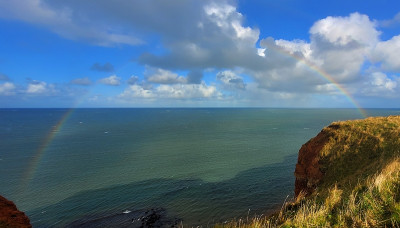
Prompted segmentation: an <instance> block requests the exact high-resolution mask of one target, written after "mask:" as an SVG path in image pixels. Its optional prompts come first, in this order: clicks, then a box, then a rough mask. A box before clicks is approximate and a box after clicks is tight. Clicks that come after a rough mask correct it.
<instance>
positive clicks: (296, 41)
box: [0, 0, 400, 108]
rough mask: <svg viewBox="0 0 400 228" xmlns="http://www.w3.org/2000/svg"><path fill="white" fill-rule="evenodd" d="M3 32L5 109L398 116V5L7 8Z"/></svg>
mask: <svg viewBox="0 0 400 228" xmlns="http://www.w3.org/2000/svg"><path fill="white" fill-rule="evenodd" d="M0 31H1V36H0V107H349V108H351V107H356V105H360V106H361V107H365V108H369V107H387V108H392V107H395V108H400V99H399V98H400V77H399V76H400V58H399V54H398V53H400V3H399V2H398V1H394V0H393V1H392V0H387V1H386V0H382V1H317V0H312V1H301V0H282V1H269V0H242V1H240V0H239V1H229V0H227V1H224V0H203V1H199V0H187V1H182V0H170V1H160V0H146V1H144V0H143V1H139V0H133V1H128V0H116V1H108V0H87V1H79V0H66V1H65V0H13V1H9V0H0ZM339 88H340V89H339ZM354 101H355V102H354ZM355 103H356V104H355Z"/></svg>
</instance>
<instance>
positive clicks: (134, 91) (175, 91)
mask: <svg viewBox="0 0 400 228" xmlns="http://www.w3.org/2000/svg"><path fill="white" fill-rule="evenodd" d="M220 96H221V93H220V92H218V90H217V88H216V87H215V86H209V85H206V84H205V83H201V84H173V85H159V86H157V87H152V88H145V87H143V86H141V85H131V86H129V87H128V88H127V89H126V90H125V91H124V92H123V93H121V94H120V95H119V98H121V99H124V100H131V99H135V98H141V99H155V98H157V99H181V100H186V99H210V98H218V97H220Z"/></svg>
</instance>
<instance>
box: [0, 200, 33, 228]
mask: <svg viewBox="0 0 400 228" xmlns="http://www.w3.org/2000/svg"><path fill="white" fill-rule="evenodd" d="M0 227H2V228H3V227H4V228H6V227H7V228H22V227H23V228H26V227H32V225H31V224H30V221H29V218H28V217H27V216H26V215H25V213H24V212H21V211H19V210H18V209H17V206H15V204H14V203H13V202H12V201H9V200H7V199H6V198H4V197H2V196H0Z"/></svg>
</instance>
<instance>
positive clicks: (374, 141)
mask: <svg viewBox="0 0 400 228" xmlns="http://www.w3.org/2000/svg"><path fill="white" fill-rule="evenodd" d="M322 132H323V133H324V134H327V135H328V136H329V137H327V138H328V141H327V142H326V143H325V145H324V147H323V148H322V150H321V151H320V154H319V158H320V160H319V161H320V162H319V164H320V170H321V171H322V172H323V173H324V178H323V181H322V182H321V183H320V184H319V186H318V188H317V189H316V191H315V192H314V193H313V194H312V195H311V196H308V197H304V194H300V195H299V196H298V197H297V198H296V199H293V200H292V202H289V203H285V204H284V206H283V207H282V209H281V211H280V212H278V213H276V214H275V215H273V216H270V217H266V216H258V217H254V218H251V219H248V218H246V219H244V220H243V219H239V220H232V221H231V222H229V223H227V224H219V225H216V227H229V228H230V227H232V228H242V227H243V228H247V227H285V228H286V227H287V228H288V227H400V152H399V151H400V116H390V117H375V118H367V119H365V120H355V121H343V122H335V123H332V124H331V125H330V126H328V127H326V128H324V129H323V130H322Z"/></svg>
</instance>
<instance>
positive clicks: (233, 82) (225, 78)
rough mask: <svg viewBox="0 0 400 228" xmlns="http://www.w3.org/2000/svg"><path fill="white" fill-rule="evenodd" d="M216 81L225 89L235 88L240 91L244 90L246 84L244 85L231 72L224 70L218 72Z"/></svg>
mask: <svg viewBox="0 0 400 228" xmlns="http://www.w3.org/2000/svg"><path fill="white" fill-rule="evenodd" d="M217 79H218V80H220V81H221V82H222V83H223V84H224V87H225V88H228V89H230V88H235V89H241V90H244V89H246V84H245V83H244V81H243V79H242V77H240V76H239V75H237V74H235V73H234V72H232V71H229V70H226V71H222V72H218V74H217Z"/></svg>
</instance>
